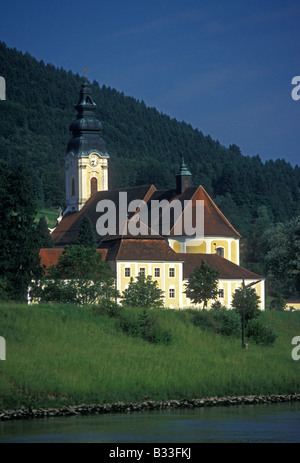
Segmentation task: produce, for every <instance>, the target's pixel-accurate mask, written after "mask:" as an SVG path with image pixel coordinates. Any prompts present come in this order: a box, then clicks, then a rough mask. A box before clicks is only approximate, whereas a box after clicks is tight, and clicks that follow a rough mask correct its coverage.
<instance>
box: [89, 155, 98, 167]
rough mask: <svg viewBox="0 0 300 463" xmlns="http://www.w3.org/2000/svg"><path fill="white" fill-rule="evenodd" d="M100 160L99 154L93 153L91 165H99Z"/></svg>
mask: <svg viewBox="0 0 300 463" xmlns="http://www.w3.org/2000/svg"><path fill="white" fill-rule="evenodd" d="M98 162H99V161H98V158H97V156H95V155H94V154H91V155H90V165H91V166H92V167H94V166H97V165H98Z"/></svg>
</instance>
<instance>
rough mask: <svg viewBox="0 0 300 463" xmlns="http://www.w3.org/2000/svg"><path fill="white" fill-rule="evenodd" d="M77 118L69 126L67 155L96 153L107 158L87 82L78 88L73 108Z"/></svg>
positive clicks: (94, 105) (100, 126)
mask: <svg viewBox="0 0 300 463" xmlns="http://www.w3.org/2000/svg"><path fill="white" fill-rule="evenodd" d="M75 109H76V110H77V118H76V119H75V121H73V122H72V124H71V125H70V128H69V130H70V132H72V135H73V136H72V138H71V139H70V140H69V143H68V146H67V153H68V152H72V154H73V155H74V156H82V155H88V154H89V152H90V151H91V150H92V151H98V152H99V154H100V155H102V156H108V154H107V151H106V146H105V142H104V140H102V138H101V132H102V124H101V122H100V121H98V120H97V119H96V115H95V113H96V110H97V105H96V103H95V102H94V100H93V95H92V89H91V87H90V84H89V83H88V81H87V80H85V81H84V82H83V84H82V85H81V88H80V93H79V101H78V103H77V105H76V106H75Z"/></svg>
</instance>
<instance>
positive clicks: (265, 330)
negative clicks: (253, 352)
mask: <svg viewBox="0 0 300 463" xmlns="http://www.w3.org/2000/svg"><path fill="white" fill-rule="evenodd" d="M246 337H247V338H250V339H253V341H254V342H255V343H256V344H262V345H264V346H267V345H270V344H273V343H274V342H275V340H276V338H277V334H276V333H275V331H274V330H273V328H271V327H270V326H265V325H263V324H262V323H261V321H260V320H259V319H257V318H254V319H252V320H249V321H248V323H247V328H246Z"/></svg>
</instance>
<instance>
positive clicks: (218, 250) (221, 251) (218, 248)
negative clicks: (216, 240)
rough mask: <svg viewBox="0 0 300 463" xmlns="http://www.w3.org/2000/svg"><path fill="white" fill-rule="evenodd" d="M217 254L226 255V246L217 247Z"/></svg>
mask: <svg viewBox="0 0 300 463" xmlns="http://www.w3.org/2000/svg"><path fill="white" fill-rule="evenodd" d="M216 254H218V256H221V257H225V251H224V248H223V247H222V246H219V247H217V248H216Z"/></svg>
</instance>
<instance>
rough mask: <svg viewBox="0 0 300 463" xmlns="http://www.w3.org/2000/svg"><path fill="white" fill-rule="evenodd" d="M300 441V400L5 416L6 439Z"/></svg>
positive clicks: (1, 430) (1, 428) (0, 425)
mask: <svg viewBox="0 0 300 463" xmlns="http://www.w3.org/2000/svg"><path fill="white" fill-rule="evenodd" d="M4 442H6V443H9V442H10V443H23V442H24V443H59V442H61V443H72V442H73V443H75V442H82V443H89V442H90V443H172V442H174V443H180V442H181V443H204V442H207V443H211V442H216V443H223V442H226V443H227V442H228V443H230V442H233V443H241V442H245V443H300V403H293V404H276V405H253V406H252V405H246V406H236V407H235V406H233V407H211V408H196V409H191V410H190V409H188V410H185V409H183V410H168V411H152V412H138V413H131V414H108V415H92V416H74V417H67V418H45V419H43V418H41V419H35V420H20V421H9V422H0V443H4Z"/></svg>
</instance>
